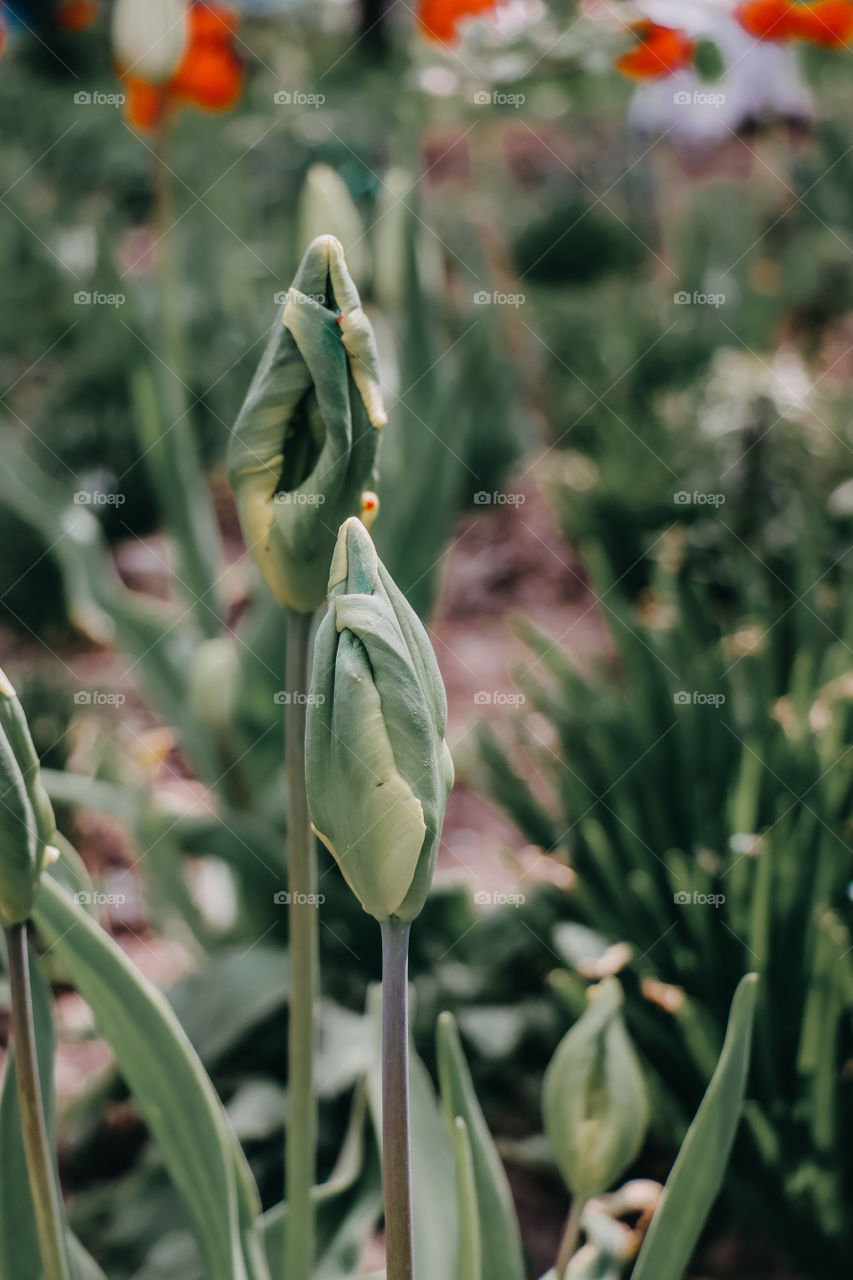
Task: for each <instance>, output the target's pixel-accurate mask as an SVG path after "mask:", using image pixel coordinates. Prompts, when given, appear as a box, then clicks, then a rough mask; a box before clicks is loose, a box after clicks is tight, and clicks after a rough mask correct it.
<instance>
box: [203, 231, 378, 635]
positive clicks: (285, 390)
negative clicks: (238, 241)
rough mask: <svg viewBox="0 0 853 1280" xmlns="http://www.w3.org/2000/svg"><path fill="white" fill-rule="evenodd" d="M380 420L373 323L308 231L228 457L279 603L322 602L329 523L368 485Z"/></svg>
mask: <svg viewBox="0 0 853 1280" xmlns="http://www.w3.org/2000/svg"><path fill="white" fill-rule="evenodd" d="M386 420H387V419H386V414H385V409H384V407H383V404H382V395H381V391H380V387H379V361H378V357H377V354H376V341H375V339H374V336H373V330H372V329H371V327H370V322H369V321H368V319H367V317H366V316H365V314H364V312H363V311H362V309H361V303H360V301H359V296H358V291H357V290H356V287H355V285H354V284H353V282H352V279H351V277H350V274H349V272H348V270H347V266H346V262H345V261H344V255H343V250H342V249H341V246H340V244H339V242H338V241H337V240H335V239H334V237H333V236H320V237H319V238H318V239H317V240H315V241H314V242H313V243H312V244H311V246H310V247H309V249H308V251H307V252H306V254H305V257H304V258H303V259H302V263H301V265H300V267H299V270H298V271H297V273H296V277H295V279H294V281H293V285H292V286H291V288H290V290H289V292H288V293H287V294H286V296H285V302H284V306H283V308H282V312H281V316H280V318H279V320H278V322H277V323H276V324H275V326H274V327H273V332H272V334H271V336H270V340H269V342H268V344H267V349H266V351H265V353H264V356H263V358H262V360H261V363H260V366H259V368H258V371H257V373H256V374H255V377H254V379H253V380H252V385H251V386H250V387H249V391H248V394H247V396H246V400H245V403H244V404H243V408H242V409H241V411H240V416H239V418H238V419H237V423H236V425H235V427H234V433H233V435H232V438H231V447H230V450H229V456H228V479H229V483H230V484H231V487H232V489H233V490H234V494H235V496H236V498H237V506H238V509H239V513H240V523H241V525H242V528H243V535H244V537H245V539H246V543H247V545H248V548H249V550H250V552H251V553H252V555H253V556H254V558H255V561H256V563H257V565H258V567H259V569H260V571H261V574H262V575H263V578H264V581H265V582H266V584H267V586H268V587H269V589H270V591H272V593H273V595H274V596H275V597H276V599H277V600H278V601H279V602H280V603H281V604H283V605H286V606H288V607H289V608H292V609H296V610H299V611H300V612H302V613H310V612H311V611H312V610H314V609H316V608H317V607H318V606H319V605H320V604H322V602H323V599H324V598H325V594H326V583H327V580H328V575H329V564H330V562H331V559H332V552H333V550H334V546H335V536H336V532H335V531H336V530H337V528H338V526H339V525H340V524H341V523H342V521H344V520H345V519H346V518H347V517H348V516H351V515H356V514H358V513H360V512H361V511H362V510H364V500H365V490H372V489H374V488H375V484H376V478H375V472H374V468H375V463H376V450H377V447H378V444H379V432H380V431H381V429H382V427H384V425H385V422H386ZM369 496H370V497H371V498H373V497H374V495H373V494H370V495H369Z"/></svg>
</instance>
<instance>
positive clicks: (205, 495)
mask: <svg viewBox="0 0 853 1280" xmlns="http://www.w3.org/2000/svg"><path fill="white" fill-rule="evenodd" d="M167 128H168V126H167V125H163V126H162V127H161V128H160V130H159V132H158V134H157V137H156V140H155V169H154V196H155V234H156V237H157V245H156V250H155V262H156V280H157V289H158V295H159V315H160V331H161V337H160V343H159V345H160V347H161V353H160V354H161V361H160V366H159V370H158V379H159V385H160V388H161V397H162V411H161V408H160V405H159V404H158V403H157V400H156V387H155V384H153V383H151V382H150V375H148V374H140V375H137V377H136V378H135V380H134V397H135V400H136V412H137V416H138V417H139V418H140V419H141V420H142V423H143V427H142V430H143V440H142V443H143V451H144V456H145V459H146V463H147V466H148V469H149V471H150V473H151V476H152V481H153V485H154V488H155V492H156V493H157V494H158V496H159V499H160V503H161V509H162V512H163V515H164V517H165V519H166V521H167V523H168V525H169V527H170V529H171V532H172V533H173V535H174V537H175V540H176V542H177V544H178V550H179V554H180V578H181V583H182V586H183V588H184V592H185V594H186V596H187V597H188V599H189V603H190V604H191V605H192V607H193V609H194V611H195V614H196V618H197V620H198V623H199V626H200V627H201V630H202V632H203V633H204V634H205V635H207V636H209V637H211V638H213V637H215V636H217V635H219V634H220V632H221V629H222V625H223V623H224V618H225V615H224V611H223V608H222V602H221V600H220V598H219V596H220V593H219V591H218V588H217V583H218V580H219V576H220V574H221V558H220V555H219V546H220V540H219V530H218V527H217V523H216V515H215V512H214V509H213V503H212V500H211V496H210V491H209V489H208V486H207V479H206V477H205V475H204V471H203V468H202V465H201V460H200V456H199V448H198V441H197V440H196V435H195V431H194V428H193V421H192V415H191V412H190V408H189V403H188V392H187V387H186V385H185V383H186V380H187V373H186V370H187V367H188V365H187V356H186V348H185V343H184V320H183V315H182V313H181V294H180V287H181V271H180V265H181V264H180V261H179V256H178V255H177V254H176V253H175V226H174V224H175V222H176V221H177V220H176V219H175V216H174V210H173V204H172V187H171V173H170V171H169V165H168V163H167V160H166V151H167ZM163 413H165V422H164V421H163ZM146 424H150V425H146Z"/></svg>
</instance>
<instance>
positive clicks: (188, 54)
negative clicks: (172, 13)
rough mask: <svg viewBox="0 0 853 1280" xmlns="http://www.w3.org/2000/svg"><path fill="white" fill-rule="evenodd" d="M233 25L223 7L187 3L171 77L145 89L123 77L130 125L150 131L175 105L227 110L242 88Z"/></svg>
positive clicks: (231, 16) (235, 21) (144, 83)
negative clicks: (181, 46) (184, 31)
mask: <svg viewBox="0 0 853 1280" xmlns="http://www.w3.org/2000/svg"><path fill="white" fill-rule="evenodd" d="M238 22H239V19H238V17H237V14H236V13H235V12H234V10H233V9H229V8H227V7H226V6H225V5H220V4H208V3H205V2H204V0H199V2H198V3H193V4H192V5H191V7H190V13H189V40H188V42H187V47H186V50H185V51H184V54H183V57H182V58H181V60H180V62H179V63H178V66H177V67H176V68H175V71H174V74H173V75H172V78H171V79H170V80H168V81H167V82H166V83H165V84H149V83H148V81H146V80H142V79H140V78H139V77H138V76H134V75H126V76H124V77H123V79H124V83H125V85H126V87H127V91H128V92H127V104H126V108H125V110H126V112H127V116H128V119H129V120H130V122H131V124H133V125H135V126H136V128H137V129H146V130H147V129H155V128H156V127H157V126H158V125H159V124H160V122H161V121H162V120H163V118H164V117H165V116H166V115H167V113H168V112H169V111H170V110H172V109H174V108H176V107H178V106H179V105H180V104H181V103H186V104H189V105H191V106H194V107H200V108H201V109H202V110H203V111H227V110H228V109H229V108H230V107H233V106H234V104H235V103H236V102H237V100H238V99H239V97H240V93H241V90H242V88H243V64H242V62H241V61H240V58H239V57H238V56H237V52H236V50H235V48H234V34H235V32H236V30H237V26H238Z"/></svg>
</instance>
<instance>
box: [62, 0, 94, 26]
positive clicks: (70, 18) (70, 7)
mask: <svg viewBox="0 0 853 1280" xmlns="http://www.w3.org/2000/svg"><path fill="white" fill-rule="evenodd" d="M100 8H101V6H100V4H99V3H98V0H61V2H60V4H59V6H58V7H57V10H56V21H57V22H58V24H59V26H60V27H61V28H62V30H63V31H82V30H84V28H85V27H91V25H92V23H93V22H94V21H95V19H96V18H97V16H98V12H99V10H100Z"/></svg>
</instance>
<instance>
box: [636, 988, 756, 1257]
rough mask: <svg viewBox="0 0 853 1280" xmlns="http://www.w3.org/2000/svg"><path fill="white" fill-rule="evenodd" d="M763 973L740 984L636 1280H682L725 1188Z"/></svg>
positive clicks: (664, 1191) (647, 1240)
mask: <svg viewBox="0 0 853 1280" xmlns="http://www.w3.org/2000/svg"><path fill="white" fill-rule="evenodd" d="M757 986H758V975H757V974H755V973H748V974H747V975H746V977H744V978H742V979H741V980H740V982H739V983H738V988H737V991H736V992H735V996H734V1000H733V1001H732V1007H731V1012H730V1014H729V1025H728V1028H727V1030H726V1039H725V1043H724V1044H723V1051H722V1053H721V1054H720V1060H719V1062H718V1063H717V1069H716V1071H715V1072H714V1075H713V1077H712V1078H711V1083H710V1084H709V1085H708V1090H707V1093H706V1094H705V1097H704V1098H703V1100H702V1104H701V1106H700V1107H699V1110H698V1111H697V1112H696V1115H695V1117H694V1119H693V1123H692V1124H691V1126H690V1128H689V1129H688V1130H687V1136H686V1138H685V1139H684V1143H683V1145H682V1147H681V1150H680V1152H679V1153H678V1158H677V1160H676V1162H675V1164H674V1165H673V1168H672V1172H671V1173H670V1175H669V1177H668V1178H667V1181H666V1186H665V1187H664V1190H663V1195H662V1196H661V1200H660V1204H659V1205H658V1208H657V1211H656V1213H655V1216H654V1217H653V1219H652V1224H651V1226H650V1228H649V1232H648V1235H647V1236H646V1239H645V1241H644V1242H643V1247H642V1249H641V1250H640V1256H639V1258H638V1259H637V1265H636V1267H635V1268H634V1273H633V1280H681V1278H682V1276H683V1275H684V1272H685V1271H686V1269H687V1266H688V1263H689V1262H690V1258H691V1256H692V1254H693V1250H694V1249H695V1248H696V1242H697V1241H698V1239H699V1236H700V1234H701V1232H702V1228H703V1227H704V1225H705V1221H706V1219H707V1217H708V1214H709V1213H710V1212H711V1208H712V1206H713V1204H714V1201H715V1200H716V1198H717V1195H718V1193H719V1190H720V1187H721V1186H722V1184H723V1175H724V1173H725V1170H726V1165H727V1164H728V1159H729V1153H730V1151H731V1149H732V1143H733V1142H734V1138H735V1133H736V1132H737V1127H738V1123H739V1121H740V1115H741V1110H742V1108H743V1096H744V1091H745V1089H746V1080H747V1075H748V1072H749V1057H750V1048H751V1045H752V1024H753V1020H754V1017H755V1001H756V995H757Z"/></svg>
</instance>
